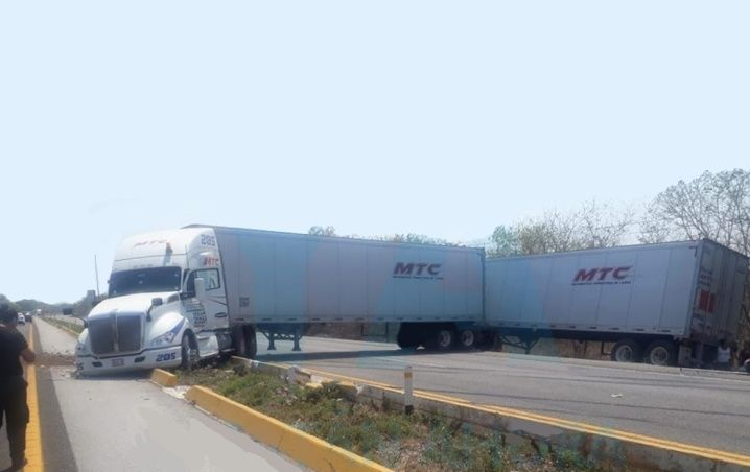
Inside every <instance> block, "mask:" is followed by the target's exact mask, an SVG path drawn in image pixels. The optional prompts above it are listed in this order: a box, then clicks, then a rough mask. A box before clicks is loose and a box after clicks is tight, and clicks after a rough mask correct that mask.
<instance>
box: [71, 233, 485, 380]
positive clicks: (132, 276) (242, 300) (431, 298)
mask: <svg viewBox="0 0 750 472" xmlns="http://www.w3.org/2000/svg"><path fill="white" fill-rule="evenodd" d="M483 270H484V251H483V250H482V249H477V248H466V247H457V246H438V245H424V244H405V243H394V242H386V241H371V240H362V239H353V238H332V237H319V236H310V235H302V234H288V233H274V232H268V231H257V230H243V229H232V228H219V227H208V226H191V227H187V228H183V229H180V230H173V231H163V232H157V233H151V234H143V235H137V236H133V237H130V238H127V239H125V240H124V241H123V242H122V243H121V244H120V246H119V248H118V250H117V253H116V256H115V262H114V265H113V268H112V275H111V277H110V281H109V298H108V299H107V300H105V301H103V302H101V303H100V304H98V305H97V306H96V307H94V308H93V309H92V311H91V312H90V314H89V316H88V319H87V328H86V329H85V330H84V331H83V333H81V336H80V337H79V340H78V344H77V347H76V358H77V360H76V365H77V369H78V370H79V371H81V372H82V373H84V374H97V373H107V372H113V371H119V370H126V369H149V368H154V367H157V366H159V367H162V366H163V367H170V366H176V365H180V364H182V365H183V366H187V367H189V366H190V365H191V364H192V363H193V362H194V361H196V360H198V359H205V358H209V357H214V356H220V355H227V354H230V353H236V354H238V355H242V356H246V357H254V356H255V354H256V351H257V346H256V332H257V331H260V332H262V333H263V334H265V335H266V336H267V337H268V339H269V349H273V348H274V340H275V339H279V338H288V339H293V340H294V341H295V349H299V339H300V338H301V337H302V335H304V334H305V331H306V329H307V327H308V326H309V325H310V324H313V323H351V322H361V323H399V324H400V329H399V335H398V341H399V345H401V346H402V347H404V348H407V347H412V348H415V347H418V346H420V345H423V346H425V347H428V348H436V349H449V348H451V347H453V346H454V345H455V344H460V345H462V346H465V347H472V346H474V345H475V343H476V342H477V341H478V337H477V336H476V334H477V333H478V331H477V323H480V322H481V321H482V316H483V308H484V303H483V295H484V294H483Z"/></svg>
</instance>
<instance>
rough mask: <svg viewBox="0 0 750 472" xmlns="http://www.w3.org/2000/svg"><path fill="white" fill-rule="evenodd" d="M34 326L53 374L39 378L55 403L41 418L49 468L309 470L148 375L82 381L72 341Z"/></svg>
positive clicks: (43, 325)
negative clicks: (172, 393) (173, 393)
mask: <svg viewBox="0 0 750 472" xmlns="http://www.w3.org/2000/svg"><path fill="white" fill-rule="evenodd" d="M35 324H37V325H38V330H39V331H38V332H39V338H37V339H40V340H41V347H42V350H43V351H44V353H45V356H44V357H43V359H44V360H43V362H47V364H45V367H43V368H42V369H41V370H42V371H47V374H48V375H47V376H46V377H42V376H40V389H41V390H43V391H45V392H47V393H43V394H42V396H43V398H40V403H44V404H47V405H48V408H47V411H44V410H42V412H41V422H42V431H43V443H44V447H45V462H46V463H47V464H48V470H55V471H58V470H79V471H82V472H87V471H92V472H93V471H97V472H98V471H103V470H106V471H113V472H119V471H123V472H124V471H133V470H138V471H174V470H180V471H236V470H240V469H245V468H246V469H248V470H259V471H262V470H269V471H270V470H274V471H293V470H295V471H296V470H302V469H301V468H300V467H299V466H298V465H296V464H293V463H292V462H290V461H289V460H288V459H286V458H285V457H283V456H281V455H279V454H278V453H277V452H275V451H272V450H270V449H268V448H266V447H264V446H262V445H260V444H258V443H256V442H255V441H253V440H252V438H250V437H249V436H247V435H246V434H244V433H240V432H239V431H237V430H235V429H234V428H232V427H229V426H227V425H225V424H223V423H221V422H218V421H217V420H215V419H214V418H212V417H209V416H207V415H206V414H204V413H202V412H201V411H199V410H197V409H196V408H194V407H192V406H190V405H189V404H188V403H186V402H184V401H182V400H178V399H176V398H173V397H171V396H169V395H166V394H165V393H164V392H163V391H162V389H160V388H159V387H157V386H155V385H153V384H152V383H151V382H149V381H148V380H147V379H146V378H145V377H144V375H136V376H133V375H131V376H125V377H122V376H120V377H112V378H102V379H98V378H96V379H76V378H75V376H74V375H73V373H74V371H73V367H72V363H71V362H72V359H71V358H70V357H69V356H70V355H72V353H73V349H74V346H75V340H74V339H73V337H72V336H71V335H69V334H68V333H66V332H64V331H61V330H59V329H57V328H55V327H53V326H51V325H49V324H47V323H44V322H43V321H41V320H40V321H38V322H37V321H36V320H35ZM66 356H68V357H66ZM44 379H46V382H45V381H44ZM51 394H52V395H51ZM50 397H52V399H51V398H50ZM52 401H54V402H55V403H56V404H57V405H59V408H57V411H58V413H59V414H57V415H54V414H51V413H50V412H52V413H54V410H55V408H51V407H49V404H50V403H51V402H52ZM48 430H53V431H55V432H56V435H55V437H54V438H52V437H49V435H47V436H44V435H45V432H46V431H48ZM60 444H61V445H60ZM66 454H67V457H65V456H66Z"/></svg>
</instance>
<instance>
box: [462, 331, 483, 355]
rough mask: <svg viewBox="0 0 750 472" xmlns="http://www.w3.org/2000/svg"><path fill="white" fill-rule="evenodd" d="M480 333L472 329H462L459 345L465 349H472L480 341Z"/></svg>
mask: <svg viewBox="0 0 750 472" xmlns="http://www.w3.org/2000/svg"><path fill="white" fill-rule="evenodd" d="M478 337H479V336H478V335H477V333H476V332H474V330H472V329H462V330H461V331H460V332H459V333H458V347H459V348H461V349H464V350H467V351H468V350H471V349H474V347H475V346H476V345H477V344H478V343H479V339H478Z"/></svg>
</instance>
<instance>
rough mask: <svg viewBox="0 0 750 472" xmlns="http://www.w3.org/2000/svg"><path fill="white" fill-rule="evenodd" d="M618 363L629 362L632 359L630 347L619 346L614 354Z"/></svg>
mask: <svg viewBox="0 0 750 472" xmlns="http://www.w3.org/2000/svg"><path fill="white" fill-rule="evenodd" d="M616 357H617V360H618V361H629V360H631V359H632V358H633V350H632V349H631V348H630V346H620V348H619V349H617V354H616Z"/></svg>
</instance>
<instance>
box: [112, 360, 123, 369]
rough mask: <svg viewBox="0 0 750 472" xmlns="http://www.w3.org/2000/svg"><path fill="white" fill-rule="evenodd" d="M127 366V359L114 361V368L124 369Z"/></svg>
mask: <svg viewBox="0 0 750 472" xmlns="http://www.w3.org/2000/svg"><path fill="white" fill-rule="evenodd" d="M124 365H125V359H122V358H120V359H112V367H122V366H124Z"/></svg>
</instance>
